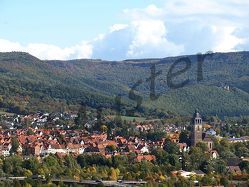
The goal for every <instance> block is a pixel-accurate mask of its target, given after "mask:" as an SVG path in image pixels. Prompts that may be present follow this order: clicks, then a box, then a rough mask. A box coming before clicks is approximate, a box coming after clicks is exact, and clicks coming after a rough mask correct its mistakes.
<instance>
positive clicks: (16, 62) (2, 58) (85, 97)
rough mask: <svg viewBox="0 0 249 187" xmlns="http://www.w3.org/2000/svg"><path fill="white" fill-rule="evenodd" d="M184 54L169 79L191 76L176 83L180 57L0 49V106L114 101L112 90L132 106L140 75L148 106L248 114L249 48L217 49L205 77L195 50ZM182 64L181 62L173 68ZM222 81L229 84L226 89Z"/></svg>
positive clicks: (15, 108)
mask: <svg viewBox="0 0 249 187" xmlns="http://www.w3.org/2000/svg"><path fill="white" fill-rule="evenodd" d="M184 57H187V58H188V59H189V60H190V61H191V62H190V63H191V64H190V66H189V69H187V71H186V72H184V73H181V74H180V75H179V76H176V77H175V78H173V79H172V81H173V83H179V82H182V81H184V80H187V79H188V80H189V82H188V84H187V85H185V86H184V87H181V88H178V89H174V88H172V87H170V86H169V85H168V84H167V83H168V81H167V76H169V71H170V68H172V67H173V66H174V65H173V64H175V62H176V61H177V60H178V59H180V58H183V57H170V58H164V59H140V60H126V61H121V62H110V61H102V60H91V59H81V60H70V61H42V60H39V59H37V58H35V57H33V56H31V55H29V54H27V53H21V52H12V53H0V96H1V97H0V107H2V108H6V109H7V110H9V111H12V112H29V111H37V110H58V109H61V108H62V106H64V105H66V106H67V105H74V104H78V103H80V102H81V101H83V102H85V103H86V104H87V105H89V106H91V107H98V106H103V107H108V108H109V107H113V106H114V104H115V103H114V99H115V95H121V96H122V102H123V103H124V104H129V105H130V106H135V104H136V102H134V101H132V100H131V99H128V95H129V91H130V90H131V87H133V86H134V85H135V83H136V82H137V81H138V80H141V81H142V83H141V84H139V85H138V86H137V87H136V90H137V92H136V93H137V94H138V95H140V96H142V97H143V102H142V106H143V107H145V108H146V109H148V110H149V109H151V110H152V109H154V108H156V109H158V110H162V111H164V112H167V111H172V112H175V113H179V114H190V113H192V111H193V110H194V109H195V108H199V109H200V110H201V111H202V112H203V113H205V114H218V115H230V116H232V115H240V114H243V115H244V114H249V94H248V93H249V87H248V81H249V66H248V63H249V52H236V53H215V54H213V55H212V57H207V58H206V59H205V61H204V63H203V65H202V71H203V80H201V81H198V82H197V64H198V63H197V56H195V55H190V56H184ZM151 63H155V64H156V65H155V68H156V70H155V71H156V72H158V71H160V70H161V71H162V73H161V74H160V75H158V76H156V78H155V92H156V94H160V97H159V98H158V99H157V100H155V101H154V100H150V99H149V94H150V80H148V78H149V77H151V69H150V68H151ZM184 68H185V63H184V62H180V63H179V64H176V65H175V66H174V68H173V72H176V71H179V70H181V69H184ZM225 85H229V86H230V88H231V89H230V90H229V91H228V90H225V89H223V87H224V86H225Z"/></svg>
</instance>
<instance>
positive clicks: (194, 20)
mask: <svg viewBox="0 0 249 187" xmlns="http://www.w3.org/2000/svg"><path fill="white" fill-rule="evenodd" d="M248 10H249V1H244V0H219V1H217V0H209V1H207V0H167V1H166V0H165V1H164V3H163V4H162V5H161V6H160V7H159V6H156V5H154V4H150V5H148V6H147V7H144V8H140V9H126V10H124V11H123V15H124V17H126V19H127V23H125V24H124V23H118V24H114V25H112V26H111V27H110V28H109V31H108V32H106V33H102V34H99V35H98V36H96V37H95V38H93V39H92V40H90V41H88V42H81V43H79V44H75V45H73V46H69V47H66V48H61V47H58V46H55V45H50V44H39V43H33V44H27V45H22V44H20V43H17V42H12V41H8V40H4V39H0V51H18V50H20V51H21V50H22V51H26V52H29V53H31V54H33V55H35V56H37V57H39V58H41V59H72V58H101V59H108V60H121V59H127V58H153V57H165V56H172V55H174V56H175V55H181V54H193V53H198V52H206V51H210V50H212V51H220V52H227V51H236V50H249V34H248V33H249V28H248V25H249V11H248Z"/></svg>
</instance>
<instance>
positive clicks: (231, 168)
mask: <svg viewBox="0 0 249 187" xmlns="http://www.w3.org/2000/svg"><path fill="white" fill-rule="evenodd" d="M227 173H230V174H232V175H241V174H242V172H241V170H240V167H239V166H228V167H227Z"/></svg>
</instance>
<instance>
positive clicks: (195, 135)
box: [191, 110, 202, 146]
mask: <svg viewBox="0 0 249 187" xmlns="http://www.w3.org/2000/svg"><path fill="white" fill-rule="evenodd" d="M192 125H193V128H192V129H193V130H192V138H191V144H192V146H195V145H196V144H197V143H198V142H201V141H202V118H201V115H200V113H199V112H198V111H197V110H196V111H195V113H194V116H193V119H192Z"/></svg>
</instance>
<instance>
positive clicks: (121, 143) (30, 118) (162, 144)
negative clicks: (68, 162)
mask: <svg viewBox="0 0 249 187" xmlns="http://www.w3.org/2000/svg"><path fill="white" fill-rule="evenodd" d="M80 116H82V114H80V112H79V113H70V114H69V113H59V112H58V113H42V112H38V113H36V114H30V115H8V114H2V115H1V130H0V142H1V144H0V155H1V159H2V162H3V166H2V173H3V174H2V176H7V175H9V176H19V175H21V176H23V175H25V176H26V177H31V176H34V175H39V176H45V175H46V176H47V175H48V174H49V175H50V177H51V178H53V177H61V176H63V175H61V174H59V173H57V174H56V172H54V173H53V172H52V171H53V170H50V171H49V169H48V168H46V171H47V172H44V170H39V169H35V170H34V168H32V167H31V168H30V167H26V168H25V169H24V171H22V172H20V173H16V171H15V170H12V171H10V170H9V169H8V168H6V166H5V165H6V164H8V163H5V162H6V161H8V162H9V161H10V160H8V159H16V157H17V158H20V159H21V160H23V162H28V161H29V160H34V159H35V160H36V161H37V164H38V163H39V164H41V166H42V163H43V161H44V160H46V162H47V160H48V158H50V157H52V158H54V159H58V161H59V160H60V159H65V158H67V159H69V158H72V159H74V160H76V161H77V163H78V164H79V165H80V166H81V167H82V168H83V169H88V170H89V172H87V173H88V174H87V175H85V174H82V173H81V172H78V174H77V172H76V173H74V174H71V177H72V178H73V179H75V180H76V181H77V180H83V179H88V180H92V179H98V180H138V179H139V178H143V179H145V180H146V181H157V182H165V181H169V178H172V177H173V176H174V177H180V178H181V179H182V180H183V179H184V180H186V181H187V182H192V183H194V184H195V183H196V184H199V183H200V184H203V185H204V184H206V185H208V184H216V185H220V184H224V183H228V181H236V180H238V181H240V182H241V181H242V183H243V181H244V182H245V183H246V181H245V180H246V179H248V172H249V148H248V145H249V136H248V134H246V135H245V136H243V134H242V136H241V135H239V137H235V136H234V135H233V134H232V133H231V132H230V131H227V132H225V131H226V130H225V129H226V127H227V126H229V124H225V122H223V121H222V120H217V119H212V120H209V121H208V122H206V121H203V119H202V116H201V114H200V113H199V112H198V111H196V112H195V113H194V115H193V117H192V119H190V121H187V120H186V121H184V120H183V121H182V122H180V123H179V121H175V122H174V120H175V118H172V119H171V121H167V120H166V121H163V120H145V119H139V120H137V119H136V118H133V120H130V121H126V120H124V121H123V122H122V123H124V124H123V125H122V124H119V125H120V126H115V125H114V126H113V123H114V122H115V120H114V118H112V117H111V116H105V117H104V119H103V120H101V124H98V119H97V118H93V119H92V120H89V121H84V120H83V119H81V122H79V118H80ZM213 118H214V117H213ZM83 122H84V123H83ZM77 123H79V124H81V128H79V126H77ZM102 123H103V124H102ZM104 123H105V124H104ZM119 123H120V122H119ZM96 126H97V127H96ZM235 126H238V124H236V125H235ZM238 128H240V129H241V128H243V127H241V126H240V127H239V126H238ZM246 128H247V129H245V131H246V132H245V133H248V127H246ZM124 131H126V133H124ZM233 152H234V153H233ZM229 154H230V155H229ZM95 157H96V160H94V158H95ZM90 158H91V159H93V160H91V159H90ZM50 159H51V158H50ZM123 159H125V160H127V161H124V160H123ZM122 160H123V161H122ZM82 162H83V163H82ZM119 162H120V163H119ZM125 162H127V163H125ZM129 162H132V163H138V164H144V163H147V164H148V163H152V164H153V165H154V164H159V165H162V166H164V169H165V170H164V171H163V172H161V171H160V175H157V176H154V175H153V174H152V176H150V177H149V176H147V175H148V172H145V173H144V174H143V175H142V174H141V173H140V174H138V175H135V174H134V173H133V174H128V173H129V172H128V173H127V171H126V170H128V169H125V171H122V170H121V169H119V168H120V166H122V164H124V165H126V166H127V164H129ZM117 163H119V164H117ZM29 164H31V163H29ZM75 164H76V163H75ZM101 165H104V166H108V168H109V169H107V170H110V171H109V172H108V171H106V172H107V173H109V174H106V175H103V176H102V175H101V174H98V172H97V171H96V168H95V172H90V170H91V169H92V167H94V166H95V167H96V166H101ZM122 167H123V166H122ZM122 167H121V168H122ZM89 168H91V169H89ZM50 169H51V168H50ZM102 169H103V168H102ZM97 170H98V169H97ZM123 170H124V169H123ZM157 170H160V169H157ZM150 172H152V173H153V171H150ZM215 174H218V175H219V176H220V178H219V179H212V178H211V179H210V180H209V179H208V177H211V176H217V175H215ZM224 174H225V175H224ZM144 175H146V176H147V177H145V176H144ZM69 176H70V175H69ZM170 176H171V177H170ZM225 176H229V178H227V177H225ZM186 181H185V182H186ZM178 182H179V181H178Z"/></svg>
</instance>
